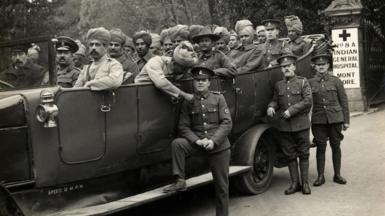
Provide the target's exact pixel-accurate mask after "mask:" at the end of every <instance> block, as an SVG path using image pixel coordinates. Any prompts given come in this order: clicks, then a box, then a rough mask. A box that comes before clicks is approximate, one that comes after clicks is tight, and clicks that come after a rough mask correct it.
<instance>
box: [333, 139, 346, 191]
mask: <svg viewBox="0 0 385 216" xmlns="http://www.w3.org/2000/svg"><path fill="white" fill-rule="evenodd" d="M332 150H333V149H332ZM332 154H333V155H332V156H333V168H334V177H333V181H334V182H335V183H338V184H346V179H345V178H343V177H342V176H341V149H340V148H339V145H338V147H336V148H335V149H334V150H333V151H332Z"/></svg>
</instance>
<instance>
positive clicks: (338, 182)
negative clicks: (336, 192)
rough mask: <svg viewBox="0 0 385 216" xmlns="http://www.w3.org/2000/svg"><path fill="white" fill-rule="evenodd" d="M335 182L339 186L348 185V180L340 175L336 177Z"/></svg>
mask: <svg viewBox="0 0 385 216" xmlns="http://www.w3.org/2000/svg"><path fill="white" fill-rule="evenodd" d="M333 181H334V182H335V183H337V184H346V179H345V178H344V177H342V176H340V175H334V177H333Z"/></svg>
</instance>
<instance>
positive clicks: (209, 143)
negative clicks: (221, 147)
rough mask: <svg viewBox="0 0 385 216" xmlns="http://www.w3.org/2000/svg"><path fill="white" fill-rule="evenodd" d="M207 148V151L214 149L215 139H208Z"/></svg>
mask: <svg viewBox="0 0 385 216" xmlns="http://www.w3.org/2000/svg"><path fill="white" fill-rule="evenodd" d="M205 149H206V150H207V151H210V150H213V149H214V141H212V140H208V141H207V142H206V146H205Z"/></svg>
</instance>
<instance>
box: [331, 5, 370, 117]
mask: <svg viewBox="0 0 385 216" xmlns="http://www.w3.org/2000/svg"><path fill="white" fill-rule="evenodd" d="M362 9H363V7H362V4H361V2H360V0H355V1H344V0H342V1H341V0H334V1H332V2H331V4H330V5H329V6H328V7H327V8H326V9H325V10H324V13H325V14H326V15H327V16H329V17H330V23H329V26H328V27H331V37H332V40H333V44H335V45H337V46H336V47H335V48H334V51H333V75H334V76H337V77H339V78H340V79H341V81H342V82H343V83H344V87H345V89H346V94H347V95H348V99H349V108H350V111H351V112H352V111H353V112H354V111H365V110H367V108H368V105H367V99H366V96H365V92H366V82H365V71H364V70H365V66H364V62H365V58H366V56H364V50H363V47H364V46H363V44H364V43H363V34H362V21H363V16H362Z"/></svg>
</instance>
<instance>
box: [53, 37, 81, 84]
mask: <svg viewBox="0 0 385 216" xmlns="http://www.w3.org/2000/svg"><path fill="white" fill-rule="evenodd" d="M57 40H58V42H57V45H56V62H57V67H56V75H57V81H56V83H57V85H59V86H61V87H65V88H72V87H73V86H74V85H75V82H76V80H77V79H78V77H79V74H80V69H79V68H77V67H75V64H74V62H73V54H74V53H76V52H77V51H78V49H79V46H78V44H77V43H76V42H75V41H74V40H73V39H72V38H69V37H66V36H60V37H58V38H57Z"/></svg>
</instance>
